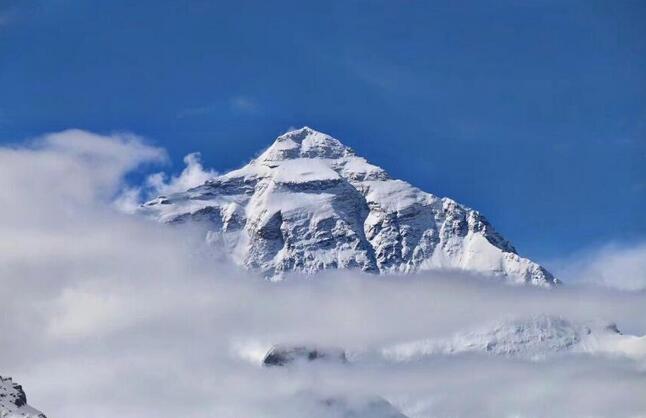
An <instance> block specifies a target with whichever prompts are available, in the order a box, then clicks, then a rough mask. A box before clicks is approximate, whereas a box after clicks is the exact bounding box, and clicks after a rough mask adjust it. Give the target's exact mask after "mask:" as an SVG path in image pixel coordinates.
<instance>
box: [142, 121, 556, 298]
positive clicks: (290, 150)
mask: <svg viewBox="0 0 646 418" xmlns="http://www.w3.org/2000/svg"><path fill="white" fill-rule="evenodd" d="M140 212H142V213H144V214H146V215H148V216H151V217H153V218H155V219H157V220H159V221H161V222H166V223H182V222H189V221H190V222H198V223H202V224H205V225H206V227H207V229H208V231H209V232H208V235H207V239H208V240H209V242H211V243H213V244H214V245H218V246H221V247H222V248H224V249H225V251H226V252H227V253H228V254H229V255H230V256H231V258H232V259H233V260H234V261H235V262H236V263H237V264H239V265H241V266H243V267H245V268H247V269H250V270H255V271H260V272H262V273H263V274H264V275H265V276H267V277H271V278H277V277H280V276H281V275H283V274H285V273H288V272H302V273H314V272H316V271H319V270H323V269H330V268H339V269H357V270H362V271H365V272H372V273H408V272H414V271H425V270H438V269H457V270H466V271H472V272H477V273H484V274H487V275H492V276H497V277H502V278H504V279H506V280H508V281H509V282H512V283H529V284H533V285H538V286H545V287H549V286H552V285H554V284H556V283H557V279H555V278H554V277H553V276H552V274H550V273H549V272H548V271H547V270H546V269H545V268H543V267H542V266H540V265H539V264H537V263H534V262H533V261H531V260H528V259H526V258H523V257H521V256H519V255H518V254H517V253H516V250H515V249H514V247H513V246H512V245H511V244H510V243H509V242H508V241H507V240H506V239H504V238H503V237H502V236H501V235H500V234H498V233H497V232H496V231H495V230H494V228H493V227H492V226H491V224H490V223H489V222H488V221H487V219H486V218H485V217H484V216H482V215H481V214H480V213H479V212H478V211H476V210H473V209H470V208H468V207H466V206H463V205H461V204H459V203H457V202H455V201H453V200H451V199H449V198H440V197H437V196H434V195H432V194H430V193H426V192H423V191H421V190H420V189H418V188H416V187H413V186H412V185H410V184H408V183H406V182H405V181H402V180H397V179H393V178H391V177H390V176H389V175H388V173H386V171H384V170H383V169H382V168H380V167H377V166H375V165H373V164H370V163H369V162H368V161H366V159H364V158H362V157H360V156H358V155H356V153H355V152H354V151H353V150H352V149H350V148H349V147H347V146H345V145H343V144H342V143H341V142H340V141H338V140H337V139H335V138H332V137H331V136H329V135H326V134H324V133H321V132H317V131H315V130H313V129H310V128H307V127H304V128H301V129H297V130H294V131H291V132H288V133H286V134H284V135H281V136H279V137H278V138H277V139H276V141H275V142H274V143H273V144H272V145H271V146H270V147H269V148H268V149H267V150H266V151H265V152H263V153H262V154H261V155H260V156H259V157H258V158H257V159H255V160H253V161H251V162H250V163H249V164H247V165H245V166H244V167H242V168H240V169H238V170H234V171H231V172H229V173H226V174H223V175H220V176H217V177H215V178H213V179H210V180H208V181H206V182H205V183H204V184H202V185H200V186H197V187H194V188H191V189H189V190H186V191H183V192H178V193H173V194H170V195H167V196H159V197H157V198H155V199H153V200H150V201H148V202H146V203H145V204H143V205H142V206H141V207H140Z"/></svg>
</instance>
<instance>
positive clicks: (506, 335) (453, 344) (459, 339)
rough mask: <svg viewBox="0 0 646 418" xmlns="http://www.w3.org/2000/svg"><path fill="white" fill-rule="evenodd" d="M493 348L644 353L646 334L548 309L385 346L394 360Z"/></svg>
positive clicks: (504, 351) (515, 353)
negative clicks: (448, 334)
mask: <svg viewBox="0 0 646 418" xmlns="http://www.w3.org/2000/svg"><path fill="white" fill-rule="evenodd" d="M459 353H489V354H493V355H500V356H505V357H517V358H523V359H542V358H544V357H547V356H550V355H554V354H558V353H588V354H603V355H615V356H624V357H628V358H632V359H635V360H644V359H646V337H637V336H633V335H623V334H622V333H621V332H620V331H619V330H618V329H617V327H616V326H615V325H614V324H603V323H592V322H591V323H587V324H582V323H575V322H572V321H569V320H566V319H564V318H559V317H551V316H547V315H542V316H537V317H532V318H525V319H517V320H508V321H500V322H497V323H495V324H488V325H485V326H483V327H480V328H478V329H476V330H472V331H468V332H461V333H458V334H455V335H453V336H451V337H449V338H446V339H428V340H420V341H411V342H407V343H403V344H397V345H395V346H392V347H388V348H386V349H384V350H382V353H381V355H382V356H383V357H384V358H385V359H387V360H391V361H397V362H399V361H416V360H421V359H424V358H425V357H428V356H433V355H437V354H459Z"/></svg>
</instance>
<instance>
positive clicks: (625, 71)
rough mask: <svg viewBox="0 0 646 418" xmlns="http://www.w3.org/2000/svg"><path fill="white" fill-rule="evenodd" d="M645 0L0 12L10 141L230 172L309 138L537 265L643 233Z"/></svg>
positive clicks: (128, 4) (0, 107) (85, 5)
mask: <svg viewBox="0 0 646 418" xmlns="http://www.w3.org/2000/svg"><path fill="white" fill-rule="evenodd" d="M644 21H646V3H645V2H643V1H639V0H638V1H594V0H586V1H576V0H566V1H549V0H545V1H539V0H527V1H496V2H489V1H482V2H453V1H446V2H444V1H426V2H422V1H419V2H418V1H395V0H391V1H369V2H368V1H352V0H345V1H320V2H319V1H317V2H314V1H293V2H285V1H271V2H269V1H230V2H219V1H202V0H195V1H179V0H177V1H163V0H155V1H148V0H140V1H136V2H133V1H119V0H114V1H109V2H107V1H83V2H81V1H71V0H47V1H33V0H21V1H11V0H9V1H7V0H0V142H2V143H7V142H16V141H20V140H22V139H25V138H29V137H33V136H35V135H39V134H42V133H45V132H51V131H58V130H62V129H66V128H72V127H73V128H81V129H87V130H91V131H95V132H102V133H107V132H112V131H132V132H134V133H137V134H140V135H143V136H144V137H146V138H148V139H149V140H150V141H151V142H153V143H156V144H158V145H161V146H163V147H165V148H166V149H168V151H169V152H170V155H171V158H172V160H173V162H174V165H173V166H172V167H170V168H169V169H170V170H174V171H178V170H181V168H182V167H181V158H182V156H183V155H185V154H187V153H189V152H193V151H200V152H201V153H202V156H203V160H204V162H205V165H206V166H209V167H213V168H215V169H217V170H219V171H224V170H226V169H230V168H234V167H236V166H239V165H241V164H242V163H244V162H245V161H246V160H248V159H249V158H250V157H251V156H253V155H254V154H255V153H256V152H257V151H259V150H261V149H262V148H263V147H266V146H267V145H269V143H270V142H271V141H272V139H273V137H275V136H276V135H278V134H280V133H281V132H283V131H285V130H286V129H287V128H288V127H290V126H302V125H309V126H311V127H313V128H316V129H319V130H321V131H324V132H327V133H330V134H332V135H334V136H336V137H338V138H340V139H341V140H342V141H343V142H344V143H346V144H347V145H349V146H352V147H353V148H355V149H356V150H357V152H358V153H360V154H362V155H363V156H365V157H367V158H368V159H369V160H371V161H372V162H373V163H375V164H378V165H380V166H382V167H384V168H385V169H387V170H388V171H389V172H390V173H391V174H392V175H393V176H395V177H400V178H403V179H405V180H408V181H410V182H411V183H413V184H415V185H417V186H419V187H420V188H422V189H424V190H427V191H430V192H432V193H435V194H438V195H443V196H450V197H453V198H455V199H456V200H458V201H460V202H462V203H465V204H467V205H469V206H472V207H475V208H477V209H479V210H480V211H481V212H483V213H484V214H485V215H486V216H487V217H488V218H489V219H490V220H491V221H492V223H493V224H494V225H495V226H496V227H497V229H498V230H499V231H501V232H502V233H503V234H504V235H505V236H506V237H508V238H509V239H510V240H511V241H512V242H513V243H514V244H515V245H516V247H517V248H518V249H519V251H520V252H521V253H522V254H525V255H528V256H530V257H532V258H535V259H537V260H549V259H553V258H555V257H558V256H560V255H562V254H568V253H572V252H576V251H580V250H582V249H585V248H590V247H595V246H601V245H604V244H606V243H609V242H632V241H638V240H641V239H643V238H644V237H646V25H644V24H643V22H644Z"/></svg>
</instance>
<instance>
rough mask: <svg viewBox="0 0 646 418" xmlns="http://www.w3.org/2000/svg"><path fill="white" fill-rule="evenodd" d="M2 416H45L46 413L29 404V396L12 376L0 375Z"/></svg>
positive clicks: (23, 417)
mask: <svg viewBox="0 0 646 418" xmlns="http://www.w3.org/2000/svg"><path fill="white" fill-rule="evenodd" d="M0 417H3V418H18V417H20V418H45V415H44V414H43V413H42V412H40V411H38V410H36V409H34V408H32V407H31V406H29V405H27V396H26V395H25V392H24V391H23V389H22V386H20V385H19V384H17V383H14V382H13V381H12V380H11V378H10V377H2V376H0Z"/></svg>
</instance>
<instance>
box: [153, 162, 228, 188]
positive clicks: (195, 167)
mask: <svg viewBox="0 0 646 418" xmlns="http://www.w3.org/2000/svg"><path fill="white" fill-rule="evenodd" d="M184 164H186V167H185V168H184V170H183V171H182V172H181V173H180V175H179V176H172V177H171V178H170V179H167V176H166V174H164V173H156V174H153V175H151V176H149V177H148V179H147V181H146V183H147V185H148V186H149V187H151V188H152V189H153V191H154V192H155V193H157V194H162V195H167V194H171V193H176V192H181V191H184V190H187V189H190V188H192V187H195V186H199V185H201V184H204V182H205V181H207V180H209V179H212V178H213V177H216V176H217V175H218V173H217V172H215V171H214V170H210V169H209V170H205V169H204V167H203V166H202V162H201V159H200V153H199V152H194V153H191V154H188V155H186V156H185V157H184Z"/></svg>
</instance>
